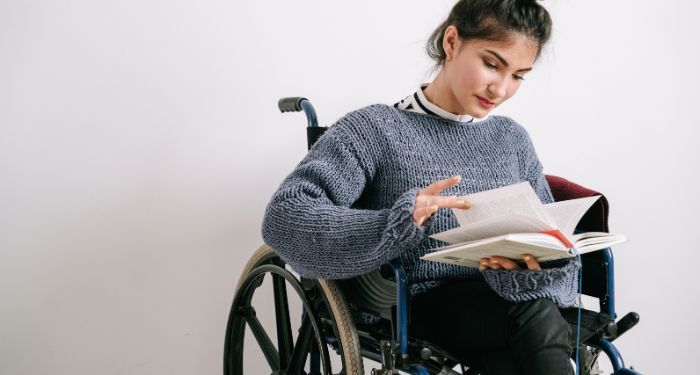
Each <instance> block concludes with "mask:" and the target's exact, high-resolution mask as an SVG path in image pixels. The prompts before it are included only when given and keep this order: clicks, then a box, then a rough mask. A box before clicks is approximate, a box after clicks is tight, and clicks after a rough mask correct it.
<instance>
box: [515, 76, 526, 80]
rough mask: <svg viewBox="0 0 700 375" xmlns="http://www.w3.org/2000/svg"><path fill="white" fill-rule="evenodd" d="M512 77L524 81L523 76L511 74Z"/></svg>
mask: <svg viewBox="0 0 700 375" xmlns="http://www.w3.org/2000/svg"><path fill="white" fill-rule="evenodd" d="M513 78H515V79H517V80H518V81H524V80H525V77H523V76H513Z"/></svg>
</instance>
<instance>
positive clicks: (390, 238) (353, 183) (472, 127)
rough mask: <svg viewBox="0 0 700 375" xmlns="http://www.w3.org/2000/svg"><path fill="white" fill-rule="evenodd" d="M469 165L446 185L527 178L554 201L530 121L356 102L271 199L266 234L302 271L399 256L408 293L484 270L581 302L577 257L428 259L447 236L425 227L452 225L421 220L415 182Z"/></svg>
mask: <svg viewBox="0 0 700 375" xmlns="http://www.w3.org/2000/svg"><path fill="white" fill-rule="evenodd" d="M453 175H461V176H462V179H461V181H460V183H459V184H458V185H456V186H453V187H451V188H449V189H447V190H445V191H444V192H443V193H442V194H443V195H465V194H469V193H474V192H479V191H484V190H490V189H495V188H498V187H502V186H506V185H511V184H514V183H518V182H522V181H529V182H530V184H531V185H532V187H533V188H534V189H535V191H536V192H537V194H538V196H539V197H540V199H541V200H542V202H544V203H549V202H553V198H552V194H551V192H550V190H549V186H548V185H547V181H546V179H545V177H544V175H543V174H542V164H541V163H540V161H539V159H538V157H537V155H536V153H535V150H534V148H533V145H532V142H531V141H530V138H529V136H528V133H527V131H526V130H525V129H524V128H523V127H522V126H520V125H519V124H517V123H516V122H515V121H513V120H511V119H510V118H508V117H503V116H490V117H488V118H487V119H486V120H484V121H480V122H471V123H470V122H458V121H452V120H448V119H445V118H441V117H437V116H432V115H427V114H421V113H414V112H408V111H403V110H400V109H397V108H393V107H391V106H387V105H384V104H374V105H370V106H367V107H364V108H360V109H358V110H355V111H352V112H350V113H348V114H346V115H345V116H343V117H342V118H340V119H339V120H338V121H337V122H336V123H335V124H333V125H332V126H331V127H330V128H329V129H328V131H327V132H326V133H325V134H324V135H323V136H321V138H319V140H318V141H317V142H316V143H315V144H314V145H313V147H312V148H311V149H310V150H309V152H308V154H307V155H306V156H305V157H304V159H303V160H302V161H301V162H300V163H299V164H298V165H297V166H296V168H295V169H294V170H293V171H292V172H291V174H290V175H289V176H287V177H286V178H285V179H284V181H283V182H282V184H281V185H280V187H279V189H278V190H277V191H276V192H275V193H274V195H273V196H272V199H271V200H270V202H269V204H268V206H267V209H266V212H265V216H264V218H263V224H262V236H263V239H264V240H265V242H266V243H267V244H268V245H270V246H271V247H272V248H273V249H274V250H275V252H276V253H277V254H279V256H280V257H281V258H282V259H283V260H284V261H285V262H287V263H288V264H289V265H290V266H291V267H292V268H293V269H294V270H295V271H296V272H298V273H299V274H300V275H302V276H305V277H310V278H319V277H320V278H328V279H340V278H349V277H353V276H356V275H360V274H363V273H366V272H370V271H372V270H376V269H377V268H379V266H380V265H381V264H383V263H386V262H388V261H389V260H391V259H394V258H397V257H400V258H401V261H402V264H403V267H404V269H405V271H406V277H407V280H408V282H409V285H410V289H409V290H410V291H411V293H412V294H414V295H415V294H418V293H421V292H425V291H426V290H429V289H431V288H433V287H435V286H437V285H439V284H440V283H441V282H443V281H444V280H446V279H471V280H485V281H486V282H487V283H488V284H489V285H490V286H491V288H493V289H494V290H495V291H496V293H498V294H499V295H500V296H502V297H503V298H505V299H507V300H509V301H516V302H517V301H525V300H531V299H535V298H550V299H552V300H554V301H555V302H557V303H558V304H559V305H560V306H569V305H571V304H573V302H574V300H575V297H576V292H577V287H578V278H577V275H578V270H579V268H580V265H579V263H578V262H577V261H575V260H569V261H564V262H558V263H549V264H543V265H542V266H543V270H539V271H530V270H484V271H479V270H478V269H475V268H469V267H463V266H457V265H448V264H443V263H436V262H430V261H425V260H421V259H420V257H421V256H422V255H424V254H426V253H428V252H429V251H430V250H431V249H434V248H437V247H440V246H444V245H446V244H445V243H443V242H441V241H438V240H435V239H432V238H430V237H428V236H429V235H431V234H433V233H438V232H442V231H445V230H448V229H452V228H454V227H456V226H457V225H458V224H457V221H456V219H455V218H454V216H453V214H452V210H451V209H440V210H438V211H437V212H436V213H435V214H434V215H433V217H432V218H431V219H430V220H429V221H427V222H426V223H424V225H423V226H420V227H419V226H417V225H416V224H415V222H414V221H413V219H412V217H411V214H412V212H413V208H414V205H415V199H416V194H417V192H418V191H419V190H420V189H421V188H423V187H425V186H427V185H429V184H431V183H433V182H435V181H437V180H441V179H445V178H448V177H450V176H453Z"/></svg>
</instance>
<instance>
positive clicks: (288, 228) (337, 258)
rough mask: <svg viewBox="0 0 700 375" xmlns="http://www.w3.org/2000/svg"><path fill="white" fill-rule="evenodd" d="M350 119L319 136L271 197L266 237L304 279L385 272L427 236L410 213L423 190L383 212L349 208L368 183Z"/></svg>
mask: <svg viewBox="0 0 700 375" xmlns="http://www.w3.org/2000/svg"><path fill="white" fill-rule="evenodd" d="M347 121H349V119H348V117H347V115H346V116H345V117H343V118H341V119H340V120H338V122H337V123H336V124H334V125H333V126H331V127H330V128H329V129H328V130H327V131H326V133H325V134H324V135H323V136H321V138H319V140H318V141H317V142H316V143H315V144H314V145H313V147H312V148H311V149H310V150H309V152H308V154H307V155H306V156H305V157H304V159H303V160H302V161H301V162H300V163H299V164H298V165H297V167H296V168H295V169H294V170H293V171H292V172H291V174H290V175H289V176H288V177H286V178H285V179H284V181H283V182H282V184H281V185H280V187H279V189H278V190H277V191H276V192H275V193H274V194H273V196H272V198H271V200H270V202H269V204H268V206H267V209H266V211H265V216H264V218H263V223H262V237H263V239H264V240H265V242H266V243H267V244H268V245H270V246H271V247H272V248H273V249H274V250H275V252H276V253H277V254H278V255H279V256H280V257H281V258H282V259H283V260H284V261H285V262H287V264H289V265H290V266H291V267H292V268H293V269H294V270H295V271H296V272H298V273H299V274H300V275H302V276H305V277H309V278H327V279H339V278H348V277H353V276H356V275H360V274H363V273H367V272H369V271H372V270H375V269H377V268H379V266H380V265H382V264H383V263H386V262H387V261H389V260H391V259H393V258H395V257H397V256H398V255H399V254H400V253H401V252H402V251H403V250H404V249H406V248H408V247H412V246H415V245H416V244H418V243H419V242H420V241H421V240H422V239H423V238H424V237H425V232H426V226H421V227H419V226H417V225H416V224H415V222H414V221H413V219H412V218H411V214H412V212H413V207H414V204H415V200H416V194H417V193H418V191H419V188H414V189H410V190H408V191H406V192H405V193H403V194H402V195H401V196H399V197H398V198H397V199H396V200H395V202H394V203H393V206H392V207H390V208H386V209H381V210H368V209H358V208H351V206H352V205H353V203H354V202H355V201H356V200H357V199H358V198H359V197H360V195H361V193H362V191H363V190H364V187H365V185H366V184H367V182H368V179H370V178H371V176H372V171H371V170H369V169H370V167H368V166H367V164H368V161H367V160H368V157H367V155H364V154H361V153H360V151H358V150H361V147H357V146H356V145H353V136H352V132H351V131H349V130H348V129H347V127H346V126H345V125H347V124H345V122H347Z"/></svg>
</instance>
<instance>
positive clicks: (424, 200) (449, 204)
mask: <svg viewBox="0 0 700 375" xmlns="http://www.w3.org/2000/svg"><path fill="white" fill-rule="evenodd" d="M416 205H417V206H418V207H421V206H423V207H425V206H433V205H437V206H439V207H440V208H461V209H465V210H466V209H469V208H471V204H470V203H469V202H467V201H464V200H461V199H459V198H458V197H457V196H456V195H452V196H449V197H445V196H442V195H425V194H423V195H418V196H417V197H416Z"/></svg>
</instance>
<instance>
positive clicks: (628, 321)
mask: <svg viewBox="0 0 700 375" xmlns="http://www.w3.org/2000/svg"><path fill="white" fill-rule="evenodd" d="M637 323H639V314H637V313H636V312H634V311H632V312H630V313H629V314H627V315H625V316H624V317H623V318H622V319H620V321H618V322H617V337H620V336H622V334H623V333H625V332H627V331H629V330H630V328H632V327H634V326H635V325H637Z"/></svg>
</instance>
